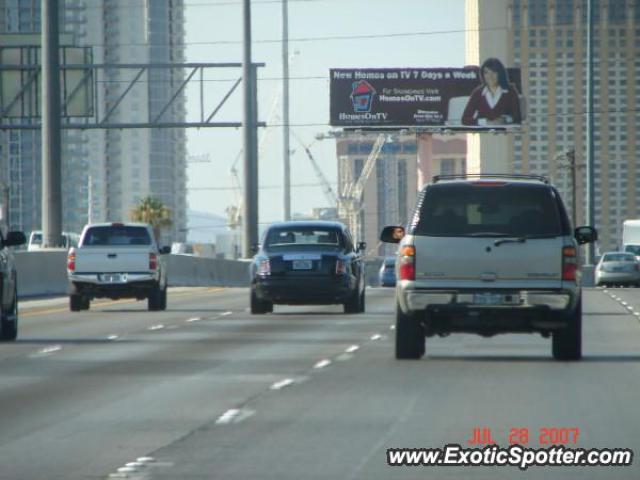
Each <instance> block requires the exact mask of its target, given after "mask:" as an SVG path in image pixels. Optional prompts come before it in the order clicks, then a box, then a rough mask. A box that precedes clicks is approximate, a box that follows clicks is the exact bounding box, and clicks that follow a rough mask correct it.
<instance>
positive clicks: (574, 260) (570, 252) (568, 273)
mask: <svg viewBox="0 0 640 480" xmlns="http://www.w3.org/2000/svg"><path fill="white" fill-rule="evenodd" d="M577 269H578V255H577V252H576V249H575V248H574V247H563V248H562V280H564V281H567V282H575V281H576V270H577Z"/></svg>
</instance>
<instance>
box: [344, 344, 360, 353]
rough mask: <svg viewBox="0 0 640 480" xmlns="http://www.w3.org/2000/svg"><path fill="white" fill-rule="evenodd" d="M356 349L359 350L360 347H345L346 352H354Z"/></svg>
mask: <svg viewBox="0 0 640 480" xmlns="http://www.w3.org/2000/svg"><path fill="white" fill-rule="evenodd" d="M358 350H360V347H359V346H358V345H351V346H350V347H349V348H347V349H346V350H345V352H346V353H355V352H357V351H358Z"/></svg>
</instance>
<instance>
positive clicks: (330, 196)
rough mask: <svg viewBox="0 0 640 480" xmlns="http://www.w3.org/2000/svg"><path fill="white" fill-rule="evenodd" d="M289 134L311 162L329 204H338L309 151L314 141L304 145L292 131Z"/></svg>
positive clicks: (334, 194) (327, 181)
mask: <svg viewBox="0 0 640 480" xmlns="http://www.w3.org/2000/svg"><path fill="white" fill-rule="evenodd" d="M291 134H292V135H293V138H295V139H296V140H297V141H298V143H299V144H300V146H301V147H302V149H303V150H304V152H305V153H306V154H307V157H308V158H309V161H310V162H311V166H312V167H313V171H314V172H315V174H316V177H317V178H318V181H319V182H320V185H321V186H322V192H323V193H324V196H325V198H326V199H327V201H328V202H329V205H331V206H335V207H337V206H338V196H337V195H336V193H335V192H334V191H333V188H331V184H330V183H329V180H327V177H326V176H325V175H324V173H323V172H322V169H321V168H320V165H319V164H318V162H317V161H316V159H315V157H314V156H313V154H312V153H311V146H312V145H313V144H314V143H315V141H314V142H312V143H311V144H309V145H305V143H304V142H303V141H302V139H301V138H300V137H299V136H298V135H297V134H296V133H295V132H294V131H291Z"/></svg>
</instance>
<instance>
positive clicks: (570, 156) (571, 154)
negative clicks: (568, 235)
mask: <svg viewBox="0 0 640 480" xmlns="http://www.w3.org/2000/svg"><path fill="white" fill-rule="evenodd" d="M567 161H568V162H569V168H570V169H571V221H572V222H573V227H574V228H575V227H576V226H577V225H578V224H577V221H578V214H577V209H576V191H577V189H578V187H577V185H576V151H575V150H569V151H568V152H567Z"/></svg>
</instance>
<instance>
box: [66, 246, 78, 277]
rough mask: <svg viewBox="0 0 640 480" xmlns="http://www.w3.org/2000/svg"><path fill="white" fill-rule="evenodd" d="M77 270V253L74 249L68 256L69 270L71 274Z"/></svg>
mask: <svg viewBox="0 0 640 480" xmlns="http://www.w3.org/2000/svg"><path fill="white" fill-rule="evenodd" d="M75 269H76V251H75V250H74V249H73V248H72V249H71V250H69V254H68V255H67V270H69V271H70V272H73V271H75Z"/></svg>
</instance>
